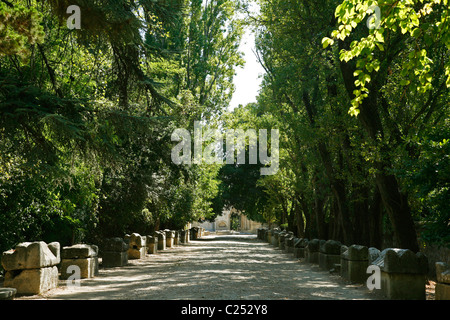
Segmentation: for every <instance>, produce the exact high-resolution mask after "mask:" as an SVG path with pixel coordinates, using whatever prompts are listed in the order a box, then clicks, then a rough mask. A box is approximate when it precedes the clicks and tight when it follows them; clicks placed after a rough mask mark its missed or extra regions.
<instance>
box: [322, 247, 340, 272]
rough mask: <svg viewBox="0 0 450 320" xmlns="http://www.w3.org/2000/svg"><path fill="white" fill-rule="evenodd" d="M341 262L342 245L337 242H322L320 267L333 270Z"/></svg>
mask: <svg viewBox="0 0 450 320" xmlns="http://www.w3.org/2000/svg"><path fill="white" fill-rule="evenodd" d="M340 261H341V243H340V242H339V241H335V240H328V241H325V242H322V243H321V245H320V249H319V267H320V268H321V269H322V270H331V269H333V268H334V265H335V264H339V263H340Z"/></svg>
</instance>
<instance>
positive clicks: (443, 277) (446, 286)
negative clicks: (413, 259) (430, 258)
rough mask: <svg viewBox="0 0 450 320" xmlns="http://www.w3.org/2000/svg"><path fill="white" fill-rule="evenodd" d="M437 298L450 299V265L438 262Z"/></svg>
mask: <svg viewBox="0 0 450 320" xmlns="http://www.w3.org/2000/svg"><path fill="white" fill-rule="evenodd" d="M436 276H437V282H436V292H435V294H436V298H435V299H436V300H450V266H449V265H448V264H447V263H445V262H436Z"/></svg>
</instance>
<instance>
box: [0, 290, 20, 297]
mask: <svg viewBox="0 0 450 320" xmlns="http://www.w3.org/2000/svg"><path fill="white" fill-rule="evenodd" d="M16 293H17V289H16V288H0V300H14V297H15V296H16Z"/></svg>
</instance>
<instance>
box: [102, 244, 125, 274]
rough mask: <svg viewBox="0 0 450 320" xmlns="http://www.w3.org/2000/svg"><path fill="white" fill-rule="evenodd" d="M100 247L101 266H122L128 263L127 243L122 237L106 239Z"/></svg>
mask: <svg viewBox="0 0 450 320" xmlns="http://www.w3.org/2000/svg"><path fill="white" fill-rule="evenodd" d="M102 248H103V249H102V267H104V268H114V267H123V266H126V265H127V264H128V248H129V244H128V243H127V242H126V241H124V240H123V239H122V238H109V239H106V240H105V241H104V243H103V247H102Z"/></svg>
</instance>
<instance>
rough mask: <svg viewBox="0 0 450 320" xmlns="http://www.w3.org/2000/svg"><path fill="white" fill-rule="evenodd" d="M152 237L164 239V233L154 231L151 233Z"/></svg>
mask: <svg viewBox="0 0 450 320" xmlns="http://www.w3.org/2000/svg"><path fill="white" fill-rule="evenodd" d="M153 236H154V237H158V239H166V233H165V232H164V231H155V232H153Z"/></svg>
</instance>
